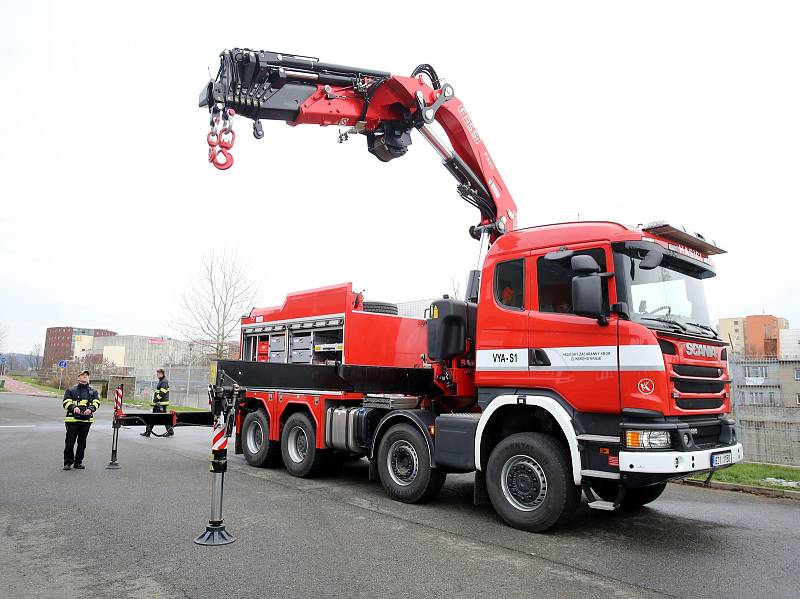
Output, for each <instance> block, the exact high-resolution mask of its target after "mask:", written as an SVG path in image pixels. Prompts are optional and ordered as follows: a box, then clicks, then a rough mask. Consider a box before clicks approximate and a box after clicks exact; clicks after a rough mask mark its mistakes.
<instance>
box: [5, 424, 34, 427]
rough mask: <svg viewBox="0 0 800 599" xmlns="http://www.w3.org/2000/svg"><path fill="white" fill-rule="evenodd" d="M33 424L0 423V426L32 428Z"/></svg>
mask: <svg viewBox="0 0 800 599" xmlns="http://www.w3.org/2000/svg"><path fill="white" fill-rule="evenodd" d="M34 426H36V425H35V424H0V428H33V427H34Z"/></svg>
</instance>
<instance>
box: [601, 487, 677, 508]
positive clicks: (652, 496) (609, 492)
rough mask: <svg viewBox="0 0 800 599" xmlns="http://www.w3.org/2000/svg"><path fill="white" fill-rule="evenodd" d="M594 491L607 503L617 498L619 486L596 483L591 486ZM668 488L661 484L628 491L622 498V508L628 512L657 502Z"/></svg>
mask: <svg viewBox="0 0 800 599" xmlns="http://www.w3.org/2000/svg"><path fill="white" fill-rule="evenodd" d="M591 487H592V491H594V492H595V495H597V496H598V497H600V499H604V500H605V501H614V500H615V499H616V498H617V485H616V483H610V482H608V481H596V482H592V484H591ZM666 488H667V483H659V484H657V485H650V486H649V487H641V488H640V489H628V490H627V491H626V492H625V497H623V498H622V503H621V504H620V507H621V508H622V509H626V510H634V509H636V508H640V507H642V506H643V505H647V504H648V503H650V502H652V501H655V500H656V499H658V498H659V497H660V496H661V494H662V493H663V492H664V489H666Z"/></svg>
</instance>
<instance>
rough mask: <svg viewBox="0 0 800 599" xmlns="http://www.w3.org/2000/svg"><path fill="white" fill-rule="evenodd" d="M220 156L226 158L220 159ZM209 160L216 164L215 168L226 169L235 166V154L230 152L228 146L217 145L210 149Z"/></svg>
mask: <svg viewBox="0 0 800 599" xmlns="http://www.w3.org/2000/svg"><path fill="white" fill-rule="evenodd" d="M220 156H222V157H223V158H224V160H220ZM208 161H209V162H210V163H211V164H213V165H214V167H215V168H217V169H219V170H221V171H226V170H228V169H229V168H231V167H232V166H233V154H231V153H230V152H228V148H225V147H215V148H209V149H208Z"/></svg>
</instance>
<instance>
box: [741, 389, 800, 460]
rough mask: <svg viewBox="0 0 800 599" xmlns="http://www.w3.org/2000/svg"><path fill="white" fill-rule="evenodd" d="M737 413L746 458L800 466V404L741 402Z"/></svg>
mask: <svg viewBox="0 0 800 599" xmlns="http://www.w3.org/2000/svg"><path fill="white" fill-rule="evenodd" d="M735 416H736V429H737V432H738V435H739V441H740V442H741V443H742V445H743V446H744V455H745V460H747V461H748V462H761V463H764V464H783V465H787V466H800V407H788V408H786V407H775V406H769V405H741V404H740V405H737V406H736V408H735Z"/></svg>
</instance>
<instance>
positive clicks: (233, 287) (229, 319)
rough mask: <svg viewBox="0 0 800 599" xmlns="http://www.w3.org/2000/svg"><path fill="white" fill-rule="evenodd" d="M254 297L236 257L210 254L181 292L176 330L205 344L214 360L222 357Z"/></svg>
mask: <svg viewBox="0 0 800 599" xmlns="http://www.w3.org/2000/svg"><path fill="white" fill-rule="evenodd" d="M255 294H256V288H255V286H254V285H253V283H252V282H251V281H250V279H249V275H248V273H247V271H246V269H244V268H243V267H242V266H241V265H240V264H239V263H238V262H237V260H236V257H235V256H230V255H228V254H225V253H222V254H213V253H212V254H211V255H209V256H208V257H207V258H204V259H203V263H202V266H201V268H200V272H199V273H198V274H197V276H196V277H195V278H194V279H193V280H192V281H191V283H190V285H189V289H188V290H187V291H186V293H184V296H183V309H184V315H183V318H182V319H181V322H180V323H179V327H180V328H181V329H182V331H183V332H184V334H186V335H187V336H188V337H189V338H190V339H192V340H193V341H196V342H198V343H202V344H204V345H208V347H209V349H210V353H212V354H213V355H214V357H216V358H224V357H225V356H226V349H227V348H226V345H225V343H226V341H231V340H232V339H234V338H236V337H238V331H239V322H240V320H239V319H240V318H241V316H242V314H243V313H244V312H245V311H249V310H250V308H251V307H252V305H253V298H254V297H255Z"/></svg>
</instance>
